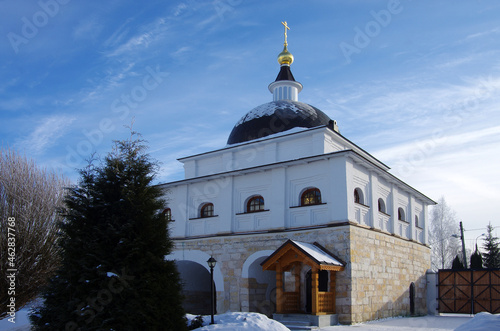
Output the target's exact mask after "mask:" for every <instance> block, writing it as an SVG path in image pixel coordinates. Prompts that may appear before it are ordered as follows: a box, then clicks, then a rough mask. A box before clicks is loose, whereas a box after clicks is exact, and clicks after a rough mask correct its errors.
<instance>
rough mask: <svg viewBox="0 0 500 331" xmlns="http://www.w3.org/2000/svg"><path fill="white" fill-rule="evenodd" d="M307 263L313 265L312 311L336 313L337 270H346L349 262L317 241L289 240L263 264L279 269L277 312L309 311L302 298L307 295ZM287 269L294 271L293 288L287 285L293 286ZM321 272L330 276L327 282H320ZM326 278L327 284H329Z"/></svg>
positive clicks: (323, 278)
mask: <svg viewBox="0 0 500 331" xmlns="http://www.w3.org/2000/svg"><path fill="white" fill-rule="evenodd" d="M304 265H307V266H309V267H310V268H311V270H310V275H311V280H310V292H311V293H310V299H309V296H308V295H307V294H306V298H305V300H310V314H311V315H325V314H335V296H336V293H335V285H336V272H337V271H342V270H344V265H345V263H344V262H343V261H341V260H340V259H338V258H337V257H335V256H333V255H332V254H331V253H330V252H328V251H327V250H326V249H325V248H323V247H322V246H320V245H319V244H317V243H314V244H308V243H301V242H296V241H293V240H288V241H287V242H286V243H285V244H283V245H282V246H281V247H280V248H278V249H277V250H276V251H275V252H274V253H273V254H272V255H271V256H270V257H269V258H267V259H266V260H265V261H264V262H263V263H262V268H263V270H275V271H276V313H277V314H296V313H309V312H307V311H306V310H307V309H304V308H303V307H304V306H307V304H305V302H303V301H302V300H301V298H303V296H302V295H301V293H303V292H304V291H302V287H303V286H308V284H306V281H305V279H301V271H303V270H304V268H303V266H304ZM285 272H289V273H291V275H289V278H291V279H289V283H293V284H292V286H291V287H293V289H290V288H289V287H290V286H285V285H290V284H285V281H286V279H285V278H284V273H285ZM321 272H322V273H323V276H326V275H328V277H322V283H323V284H320V280H319V275H320V273H321ZM325 273H327V274H325ZM290 276H291V277H290ZM302 278H303V277H302ZM326 278H327V279H328V282H327V283H325V279H326ZM292 280H293V282H292ZM320 285H321V286H320ZM287 287H288V290H287V291H286V290H285V289H287ZM306 293H307V291H306ZM308 304H309V302H308Z"/></svg>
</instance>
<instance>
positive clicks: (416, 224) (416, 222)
mask: <svg viewBox="0 0 500 331" xmlns="http://www.w3.org/2000/svg"><path fill="white" fill-rule="evenodd" d="M415 226H416V227H417V228H419V226H418V216H417V215H415Z"/></svg>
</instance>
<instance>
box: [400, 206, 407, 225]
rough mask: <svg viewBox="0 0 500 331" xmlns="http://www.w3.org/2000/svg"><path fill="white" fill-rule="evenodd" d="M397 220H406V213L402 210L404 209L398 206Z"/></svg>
mask: <svg viewBox="0 0 500 331" xmlns="http://www.w3.org/2000/svg"><path fill="white" fill-rule="evenodd" d="M398 221H401V222H406V223H408V222H407V221H406V213H405V211H404V209H403V208H402V207H399V208H398Z"/></svg>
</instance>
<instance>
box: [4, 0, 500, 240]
mask: <svg viewBox="0 0 500 331" xmlns="http://www.w3.org/2000/svg"><path fill="white" fill-rule="evenodd" d="M499 17H500V3H498V2H497V1H493V0H491V1H486V0H477V1H403V0H402V1H399V2H398V1H392V0H391V1H378V0H377V1H373V0H371V1H368V0H365V1H326V0H324V1H322V0H313V1H298V0H290V1H286V2H283V1H257V0H255V1H251V0H216V1H201V0H185V1H176V0H174V1H168V2H167V1H154V0H151V1H146V2H139V1H131V0H120V1H113V0H109V1H74V0H73V1H72V0H40V1H15V0H0V22H1V23H0V36H1V38H0V77H1V79H0V121H1V126H0V142H1V144H2V145H3V146H4V147H5V146H9V147H11V148H14V149H16V150H19V151H21V152H23V153H25V154H26V155H27V156H29V157H31V158H33V159H35V160H36V161H37V163H38V164H40V165H42V166H45V167H48V168H53V169H56V170H58V171H60V172H62V173H64V174H65V175H67V176H68V177H70V178H71V179H72V180H76V178H77V172H76V170H75V169H77V168H81V167H83V166H84V165H85V159H86V158H88V157H89V155H90V154H91V153H92V152H93V151H96V152H97V153H99V154H101V155H104V154H105V153H106V152H107V151H109V150H110V147H111V144H112V140H115V139H121V138H125V137H127V135H128V134H127V132H128V130H127V129H126V128H124V126H125V125H129V124H130V123H131V121H132V119H135V123H134V128H135V129H136V130H137V131H139V132H141V133H142V134H143V136H144V138H145V139H146V140H148V141H149V145H150V153H151V154H152V156H153V157H154V158H156V159H158V160H159V161H161V163H162V166H161V173H160V174H159V177H158V181H159V182H166V181H171V180H178V179H181V178H182V176H183V169H182V165H181V164H180V163H179V162H178V161H176V159H177V158H179V157H183V156H188V155H192V154H195V153H200V152H204V151H208V150H212V149H216V148H221V147H224V146H225V144H226V140H227V137H228V135H229V133H230V131H231V129H232V127H233V126H234V124H235V123H236V122H237V121H238V120H239V119H240V118H241V117H242V116H243V115H244V114H245V113H246V112H248V111H249V110H251V109H252V108H254V107H255V106H258V105H260V104H262V103H265V102H268V101H271V94H270V93H269V92H268V90H267V85H268V84H269V83H270V82H272V81H273V80H274V79H275V77H276V75H277V73H278V70H279V67H278V63H277V62H276V57H277V55H278V53H279V52H280V51H281V50H282V43H283V26H282V25H281V23H280V22H281V21H284V20H286V21H288V24H289V26H290V27H291V30H290V31H289V34H288V42H289V50H290V51H291V52H292V53H293V55H294V56H295V62H294V64H293V65H292V72H293V74H294V76H295V78H296V80H298V81H299V82H301V83H302V84H303V85H304V89H303V91H302V92H301V94H300V95H299V100H300V101H302V102H306V103H309V104H312V105H314V106H316V107H317V108H319V109H321V110H323V111H324V112H325V113H327V114H328V115H329V116H330V117H331V118H332V119H335V120H337V122H338V124H339V127H340V131H341V133H342V134H343V135H344V136H346V137H347V138H348V139H350V140H351V141H353V142H355V143H357V144H358V145H359V146H360V147H362V148H364V149H365V150H367V151H368V152H370V153H372V154H373V155H374V156H375V157H377V158H379V159H380V160H381V161H382V162H384V163H385V164H387V165H389V166H390V167H391V168H392V170H391V172H392V173H393V174H395V175H396V176H398V177H399V178H401V179H403V180H404V181H406V182H408V183H409V184H410V185H412V186H414V187H415V188H417V189H418V190H420V191H422V192H423V193H425V194H427V195H428V196H430V197H431V198H433V199H435V200H437V199H439V198H440V197H441V196H444V197H445V198H446V200H447V202H448V204H449V205H451V207H452V208H453V209H454V210H455V211H456V212H457V216H458V219H459V220H461V221H463V222H464V226H465V229H466V230H469V231H467V232H466V234H467V238H468V240H469V241H468V243H473V242H474V240H475V238H476V237H477V236H478V235H480V234H481V233H483V232H484V231H481V230H478V231H472V230H474V229H481V228H483V229H484V228H485V226H486V224H487V223H488V222H492V223H493V224H494V225H500V221H499V220H498V213H497V212H496V211H497V209H498V208H497V205H498V203H499V202H500V175H499V171H498V169H499V168H500V156H499V153H498V151H499V148H500V111H499V110H500V109H499V106H500V93H499V92H500V19H499Z"/></svg>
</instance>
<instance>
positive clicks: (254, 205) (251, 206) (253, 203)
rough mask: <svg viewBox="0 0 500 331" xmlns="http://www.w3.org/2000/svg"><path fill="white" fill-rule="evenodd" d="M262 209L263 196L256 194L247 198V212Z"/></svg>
mask: <svg viewBox="0 0 500 331" xmlns="http://www.w3.org/2000/svg"><path fill="white" fill-rule="evenodd" d="M262 210H264V198H263V197H262V196H260V195H256V196H254V197H251V198H250V199H248V202H247V213H255V212H257V211H262Z"/></svg>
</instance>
